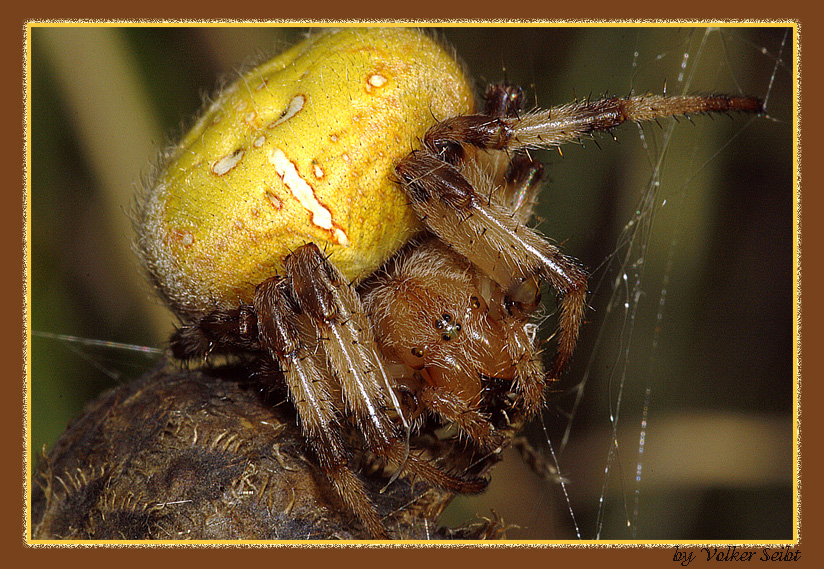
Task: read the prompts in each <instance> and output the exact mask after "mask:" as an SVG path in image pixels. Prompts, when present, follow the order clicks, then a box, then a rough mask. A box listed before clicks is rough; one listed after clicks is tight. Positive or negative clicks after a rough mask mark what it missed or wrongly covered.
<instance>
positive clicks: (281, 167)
mask: <svg viewBox="0 0 824 569" xmlns="http://www.w3.org/2000/svg"><path fill="white" fill-rule="evenodd" d="M269 162H270V163H271V164H273V165H274V166H275V170H276V171H277V173H278V176H280V177H281V178H283V183H284V184H286V187H287V188H288V189H289V191H290V192H292V195H293V196H295V198H297V200H298V201H299V202H300V205H302V206H303V207H305V208H306V209H307V210H309V212H311V214H312V223H314V224H315V225H317V226H318V227H320V228H322V229H332V214H331V212H330V211H329V210H328V209H326V208H325V207H323V205H322V204H321V203H320V202H319V201H318V200H317V198H315V192H314V191H313V190H312V186H310V185H309V184H307V183H306V180H304V179H303V178H301V176H300V173H299V172H298V170H297V168H295V164H294V163H293V162H292V161H291V160H289V158H288V157H287V156H286V154H284V152H283V150H281V149H280V148H275V149H274V150H272V151H271V152H269Z"/></svg>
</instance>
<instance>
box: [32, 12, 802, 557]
mask: <svg viewBox="0 0 824 569" xmlns="http://www.w3.org/2000/svg"><path fill="white" fill-rule="evenodd" d="M305 32H306V30H305V29H303V28H279V29H275V28H267V27H257V28H248V27H232V28H225V27H209V28H188V27H162V28H157V27H131V28H103V27H95V28H71V27H59V28H34V29H32V33H31V38H30V39H31V60H30V65H31V67H30V69H31V82H30V89H31V149H32V151H31V196H30V198H31V204H30V205H31V241H30V247H31V266H30V270H31V306H30V309H31V310H30V312H31V325H32V330H34V331H35V332H45V333H53V334H64V335H71V336H76V337H80V338H93V339H98V340H106V341H111V342H125V343H130V344H135V345H138V346H151V347H161V348H162V347H163V346H164V341H165V339H166V338H167V337H168V335H169V333H170V331H171V329H172V326H173V324H174V322H175V320H174V318H173V317H172V316H171V314H170V313H168V312H167V311H166V309H165V308H164V307H163V306H161V303H160V301H158V300H157V299H156V297H155V296H154V295H153V292H152V290H151V287H150V286H148V285H147V284H146V282H145V278H144V276H143V274H142V272H141V269H140V267H139V264H138V263H137V261H136V259H135V256H134V254H133V252H132V251H131V240H132V229H131V221H130V215H129V214H130V211H131V208H132V206H133V201H132V200H133V198H132V196H133V194H134V193H135V191H137V189H138V188H140V187H141V186H142V185H143V183H144V182H143V180H145V178H146V177H147V176H148V175H150V174H151V171H152V167H153V165H154V164H155V163H156V158H155V157H156V156H157V155H158V153H159V152H160V150H162V149H163V147H164V146H165V145H166V144H167V143H168V142H169V141H170V140H174V139H175V138H177V137H178V136H179V135H180V134H181V133H182V130H183V128H184V127H185V125H186V124H190V123H191V121H192V119H193V117H195V115H196V114H197V112H198V110H199V109H200V108H201V106H202V101H203V98H204V97H205V96H207V95H208V94H209V93H210V92H212V91H213V90H214V89H215V88H216V87H217V86H219V85H220V84H221V83H226V82H230V81H231V80H232V79H233V78H234V77H236V76H237V70H238V69H241V68H242V67H243V66H244V65H248V64H249V63H250V62H254V61H259V60H261V59H262V58H263V57H265V56H266V55H271V54H273V53H275V52H277V51H279V50H280V49H281V48H283V47H285V46H288V45H290V44H292V43H294V42H295V41H297V40H298V39H299V38H300V37H301V36H302V34H304V33H305ZM438 33H439V35H440V36H441V37H443V38H444V39H445V40H446V41H447V42H448V43H450V44H451V45H453V46H454V47H455V50H456V51H457V53H458V54H459V55H460V56H461V57H462V58H463V60H464V62H465V63H466V65H467V67H468V69H469V71H470V72H471V74H472V75H473V76H474V77H475V78H476V79H477V84H478V87H479V89H481V88H482V87H483V86H484V85H485V83H486V82H487V81H496V80H499V79H501V78H502V77H503V76H505V77H507V78H508V79H509V80H510V81H513V82H516V83H519V84H521V85H523V86H525V87H527V90H528V93H529V101H532V102H537V103H538V104H540V105H542V106H548V105H554V104H561V103H564V102H567V101H570V100H572V99H574V98H575V97H576V96H577V97H579V98H582V97H587V96H589V95H592V96H598V95H600V94H603V93H609V94H617V95H625V94H627V93H629V92H630V90H633V89H634V90H635V92H637V93H644V92H649V91H652V92H661V91H662V89H663V88H664V85H665V84H666V89H667V92H668V93H671V94H672V93H678V92H680V91H681V90H682V89H683V88H684V86H685V83H686V81H687V79H686V78H685V79H684V80H683V81H681V80H679V75H680V73H681V71H682V64H684V63H685V67H684V70H685V71H686V72H687V74H688V75H687V77H691V79H690V82H689V87H688V88H689V91H690V92H692V93H709V92H726V93H732V94H736V93H744V94H748V95H757V96H761V97H764V96H766V95H767V94H769V100H768V104H767V109H768V112H769V114H770V118H756V119H753V118H752V117H746V116H740V115H737V116H731V117H729V118H728V117H726V116H716V117H713V118H707V117H696V118H695V119H694V121H693V122H694V124H691V123H690V121H688V120H681V121H680V123H679V124H678V125H676V128H675V129H674V130H673V131H672V136H671V137H670V136H669V135H667V132H668V131H667V129H668V127H669V125H670V122H671V121H666V120H665V121H661V125H660V127H659V126H658V125H655V124H652V125H646V126H645V128H644V130H643V133H644V139H645V141H644V140H642V137H641V136H640V132H641V131H639V129H638V127H637V126H635V125H625V126H624V127H622V128H620V129H618V130H617V131H616V132H615V135H616V138H617V140H613V139H612V137H610V136H608V135H605V136H601V137H598V140H597V144H595V143H593V142H592V141H585V144H584V145H582V146H581V145H569V146H567V147H564V149H563V156H561V155H559V154H558V153H557V152H555V153H547V154H545V155H542V159H544V160H546V161H547V163H548V169H547V171H548V180H547V184H546V188H545V190H544V193H543V194H542V198H541V204H540V207H539V210H538V216H539V218H540V220H541V225H540V227H541V229H542V231H544V232H545V233H546V234H547V235H548V236H550V237H552V238H553V239H555V240H556V241H558V242H559V243H562V244H563V248H564V250H565V251H566V252H568V253H569V254H571V255H573V256H575V257H577V258H579V259H580V260H581V261H583V262H584V263H585V264H586V265H587V266H588V267H590V269H591V270H592V272H593V277H592V281H591V285H590V290H591V291H592V295H591V298H590V304H591V306H592V310H590V312H589V320H588V322H587V324H586V326H585V327H584V330H583V333H582V338H581V342H580V345H579V347H578V350H577V352H576V357H575V361H574V362H573V365H572V367H571V369H570V370H569V371H568V372H567V374H566V375H565V377H564V380H563V382H562V384H561V385H559V386H557V390H556V391H557V393H554V394H553V395H552V397H551V398H550V400H549V403H548V406H547V409H546V412H545V413H544V425H546V428H547V432H548V433H549V435H550V439H551V440H552V442H553V445H554V448H555V450H556V451H558V453H559V462H560V465H561V469H562V473H563V475H564V476H565V478H566V479H567V480H568V484H567V487H566V489H567V492H568V493H569V499H570V502H571V505H572V511H573V512H574V514H575V517H576V520H577V524H578V527H579V531H580V533H581V535H582V537H584V538H586V539H593V538H595V537H600V538H602V539H629V538H632V537H637V538H638V539H671V540H685V539H742V540H758V541H768V540H771V539H772V540H775V539H790V538H791V537H792V517H793V508H794V504H793V491H792V490H793V472H794V463H793V453H792V451H793V442H794V439H793V430H792V428H793V421H792V417H793V402H794V396H795V384H794V375H793V362H794V355H793V329H794V328H793V318H792V316H793V279H792V274H793V273H792V271H793V263H792V259H793V257H792V254H793V251H792V246H793V239H794V231H793V206H794V198H793V185H792V183H793V178H792V176H793V163H792V141H793V123H792V121H793V112H792V97H793V93H792V86H793V70H792V62H793V60H794V53H793V50H792V32H791V31H790V33H789V34H787V30H786V29H783V28H721V29H712V30H705V29H703V28H690V27H666V28H643V27H642V28H617V29H616V28H610V27H601V28H576V27H566V28H495V27H488V28H463V27H462V28H446V29H440V30H439V31H438ZM782 46H783V47H782ZM685 53H686V54H688V57H687V58H685V57H684V54H685ZM779 53H780V54H781V57H780V60H779V59H778V55H779ZM776 62H778V66H777V69H776ZM774 71H775V73H774ZM773 75H774V80H773ZM664 142H666V143H667V144H666V148H665V150H664ZM645 143H646V146H645ZM656 165H658V166H656ZM654 173H657V174H658V175H659V176H658V177H654V176H653V174H654ZM654 180H658V181H659V182H660V186H656V187H657V190H658V191H657V193H656V194H655V202H654V204H655V205H653V206H649V205H648V206H643V207H641V208H640V211H641V213H642V214H643V215H642V217H641V218H640V222H639V223H636V224H634V225H633V227H635V228H637V229H638V232H637V233H635V234H633V235H634V236H633V237H632V238H630V239H629V240H628V241H622V238H621V235H622V231H623V230H624V229H625V226H626V225H627V224H628V223H629V222H630V221H631V220H632V219H634V216H635V213H636V210H638V209H639V203H640V200H641V199H642V196H643V195H644V192H645V191H646V189H647V188H648V186H649V184H650V183H651V181H654ZM662 204H664V205H663V206H662ZM645 221H654V223H652V224H651V225H645V224H644V222H645ZM624 235H626V234H625V233H624ZM624 271H626V273H627V275H628V282H629V283H633V282H634V281H635V280H636V278H641V280H640V285H639V286H638V287H633V286H629V287H626V288H625V287H623V286H621V285H620V284H619V285H618V286H616V285H614V284H613V283H614V281H616V279H618V282H619V283H620V282H622V281H621V278H620V277H621V275H622V274H623V272H624ZM547 296H550V295H547ZM662 299H663V301H664V303H663V308H662V311H661V312H660V315H661V316H660V318H659V307H660V306H662ZM636 300H637V304H636V302H635V301H636ZM625 302H626V303H628V305H629V307H630V308H629V311H627V312H625V311H624V308H623V306H624V303H625ZM636 307H637V310H636ZM550 309H551V306H550ZM545 328H551V325H550V324H547V325H546V326H545ZM599 337H600V338H601V339H600V341H599V340H598V338H599ZM30 347H31V362H32V365H31V369H30V382H31V384H30V391H29V394H30V402H31V415H30V417H31V431H30V435H31V443H32V449H33V454H34V456H35V460H36V457H37V456H39V454H40V449H41V448H43V447H44V445H45V446H46V447H48V446H49V445H51V444H53V442H54V440H55V439H56V437H57V436H58V435H59V434H60V432H61V431H62V430H63V429H64V428H65V426H66V424H67V422H68V421H69V420H70V419H71V418H72V417H73V416H75V415H76V414H77V413H79V412H80V410H81V409H82V407H83V405H84V404H85V403H86V402H88V401H89V400H90V399H91V398H93V397H95V395H96V394H97V393H99V392H100V391H101V390H103V389H106V388H107V387H110V386H112V385H114V384H116V383H117V382H122V381H127V380H129V379H131V378H134V377H137V376H139V375H140V374H141V373H142V372H143V371H144V370H146V369H148V368H149V367H151V365H152V362H153V359H152V358H151V357H146V355H144V354H141V353H135V352H127V351H123V350H119V349H105V348H99V347H92V346H84V345H81V344H76V343H72V342H67V341H58V340H55V339H52V338H47V337H42V336H37V335H34V336H33V337H31V343H30ZM155 357H156V356H155ZM584 378H586V384H585V388H584V389H583V390H579V391H580V393H581V394H582V397H581V404H580V407H578V409H577V412H576V414H575V417H574V422H573V423H572V426H571V428H570V439H569V443H568V444H567V445H566V446H565V447H564V448H563V449H561V438H562V436H563V433H564V429H565V427H566V426H567V424H568V418H567V414H568V412H569V410H570V409H571V407H572V404H573V401H574V397H575V394H576V393H577V392H578V391H575V388H576V387H581V385H582V383H581V382H582V381H583V380H584ZM619 397H620V410H619V413H620V414H619V420H618V423H617V425H618V426H617V430H616V434H617V439H613V437H612V430H613V427H612V423H611V422H610V409H612V410H613V411H614V410H615V409H616V404H617V401H618V400H619ZM645 404H648V411H647V415H646V419H647V425H646V431H645V446H644V453H643V471H642V475H641V479H640V480H641V481H640V485H639V486H636V482H635V477H636V465H637V462H638V457H639V453H638V447H639V442H638V441H639V433H640V429H641V424H642V418H643V409H644V405H645ZM527 435H528V437H529V439H530V441H531V442H532V444H533V445H534V446H535V447H536V448H537V449H538V450H539V451H541V452H543V453H548V452H549V449H548V445H547V443H546V435H545V434H544V431H543V427H542V426H541V423H540V422H537V423H536V424H535V425H533V426H532V427H531V428H530V429H529V430H528V432H527ZM614 441H617V444H616V443H615V442H614ZM610 448H613V449H614V450H616V451H617V454H616V455H615V458H614V461H613V462H610V463H609V464H611V466H610V468H609V478H608V481H607V482H606V484H605V480H606V479H605V469H606V468H607V465H608V458H607V457H608V453H609V451H610ZM561 451H562V452H561ZM636 489H639V493H638V494H637V513H635V511H636ZM602 497H603V504H602V503H601V498H602ZM491 509H494V510H495V511H496V512H497V513H498V514H500V515H501V516H502V517H503V519H504V521H505V522H507V523H511V524H515V525H517V526H519V529H512V530H511V531H510V532H509V537H510V538H513V539H568V538H574V537H575V535H576V532H575V529H574V526H573V524H572V522H571V519H570V514H569V508H568V506H567V505H566V502H565V500H564V496H563V492H562V490H561V487H560V486H559V485H558V484H557V483H555V482H551V481H546V480H542V479H540V478H538V477H537V476H535V475H534V474H533V473H531V472H530V471H528V469H527V468H526V467H525V465H524V464H523V463H522V462H521V461H520V459H519V458H518V457H517V456H516V455H515V454H514V453H511V452H508V456H507V458H506V460H505V461H504V463H503V464H502V465H501V466H499V467H498V468H497V469H496V470H495V471H494V476H493V483H492V485H491V488H490V490H489V491H488V492H487V493H486V494H485V495H483V496H480V497H473V498H459V499H457V500H456V502H455V503H454V504H453V506H452V507H451V508H450V510H449V511H448V513H447V516H446V518H445V521H446V522H447V523H451V524H457V523H461V522H462V521H466V520H471V519H473V518H474V517H475V516H476V515H480V516H489V515H490V510H491ZM599 512H600V513H599Z"/></svg>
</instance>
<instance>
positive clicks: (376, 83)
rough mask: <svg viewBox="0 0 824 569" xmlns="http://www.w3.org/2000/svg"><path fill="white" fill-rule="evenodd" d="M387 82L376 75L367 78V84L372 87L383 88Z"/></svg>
mask: <svg viewBox="0 0 824 569" xmlns="http://www.w3.org/2000/svg"><path fill="white" fill-rule="evenodd" d="M387 81H388V79H387V78H386V77H384V76H383V75H378V74H377V73H375V74H374V75H371V76H370V77H369V84H370V85H372V86H373V87H383V86H384V85H385V84H386V82H387Z"/></svg>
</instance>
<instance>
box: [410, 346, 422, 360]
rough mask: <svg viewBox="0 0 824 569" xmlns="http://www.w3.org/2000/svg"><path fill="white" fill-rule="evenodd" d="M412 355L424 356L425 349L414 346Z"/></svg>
mask: <svg viewBox="0 0 824 569" xmlns="http://www.w3.org/2000/svg"><path fill="white" fill-rule="evenodd" d="M412 355H413V356H415V357H416V358H422V357H423V350H422V349H420V348H412Z"/></svg>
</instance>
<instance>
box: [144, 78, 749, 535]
mask: <svg viewBox="0 0 824 569" xmlns="http://www.w3.org/2000/svg"><path fill="white" fill-rule="evenodd" d="M375 77H380V80H377V79H374V78H375ZM353 80H356V79H353ZM369 81H370V84H371V85H372V86H373V87H375V88H378V87H380V86H382V85H383V84H384V82H385V81H386V77H385V76H384V75H383V74H382V75H377V74H374V75H372V76H370V79H369ZM302 96H303V97H304V98H303V99H300V100H299V105H300V106H301V107H302V106H303V105H304V103H305V101H306V98H305V96H304V95H302ZM295 100H297V99H296V98H293V99H292V101H293V102H294V101H295ZM483 101H484V105H483V108H482V110H481V111H480V112H473V113H470V114H458V115H455V116H449V117H436V118H433V119H432V120H431V121H430V126H429V127H428V128H427V129H426V130H425V132H424V134H423V136H422V138H421V139H420V142H419V145H418V146H417V147H416V148H413V149H411V150H410V151H408V153H407V154H405V155H403V156H399V157H398V158H397V159H393V160H392V164H391V167H392V170H391V172H390V174H389V175H390V177H391V183H393V184H395V185H397V187H398V188H400V190H401V191H402V192H403V194H404V195H405V197H406V200H407V202H408V207H409V208H411V209H412V210H413V211H414V213H415V216H416V217H417V219H418V220H419V221H420V223H421V226H422V228H423V230H421V231H419V232H418V233H417V234H416V235H415V236H414V238H413V239H411V240H409V241H407V242H406V243H402V244H401V245H402V246H401V247H400V248H399V250H397V251H396V252H395V253H394V254H393V255H392V256H391V257H390V258H389V259H388V260H387V261H386V262H385V263H384V264H383V265H382V267H381V268H380V269H379V270H378V271H376V272H374V273H373V274H371V275H368V276H366V277H365V278H362V279H359V282H353V280H354V279H352V278H350V277H347V276H346V275H345V274H344V273H343V272H341V270H339V269H338V267H337V266H336V263H335V260H336V255H335V253H334V252H332V253H329V252H327V250H326V249H327V247H326V244H325V243H317V242H307V243H305V244H302V245H300V246H297V247H295V248H294V249H292V250H290V251H289V252H288V254H286V255H285V257H284V258H283V260H282V266H281V267H280V270H275V271H274V274H272V275H271V276H269V277H268V278H265V279H263V280H262V281H261V282H259V283H257V284H256V286H255V288H254V293H253V294H252V295H251V297H250V298H249V299H248V300H246V299H241V300H239V301H238V302H237V303H236V304H235V305H234V306H231V307H227V306H219V307H217V308H216V309H214V310H210V311H205V310H201V311H200V312H198V311H195V310H183V311H181V312H183V314H184V319H185V323H184V325H183V326H182V327H181V328H180V330H179V331H178V332H177V333H176V334H175V335H174V336H173V337H172V340H171V348H172V353H173V355H174V356H175V357H176V358H178V359H181V360H196V359H205V358H207V357H209V356H210V355H212V354H218V353H222V354H231V355H239V354H240V355H242V354H247V355H250V356H252V359H253V361H254V364H253V365H254V369H255V373H257V374H258V376H259V377H260V378H261V379H262V380H263V381H270V382H284V383H285V385H286V388H287V390H288V394H289V398H290V400H291V402H292V403H293V405H294V406H295V408H296V410H297V415H298V418H299V421H300V424H301V427H302V430H303V433H304V434H305V437H306V440H307V443H308V444H309V445H310V446H311V448H312V449H313V451H314V453H315V455H316V456H317V459H318V463H319V465H320V467H321V468H322V470H323V471H324V472H325V473H326V475H327V476H328V478H329V480H330V481H331V483H332V485H333V486H334V488H335V489H336V490H337V492H338V493H339V494H340V496H341V497H342V499H343V500H344V502H345V503H346V504H347V505H348V507H349V508H350V509H351V510H352V511H353V512H354V513H355V514H357V516H358V517H359V518H360V520H361V521H362V522H363V523H364V525H365V526H366V528H367V529H368V531H369V532H370V533H371V534H372V535H373V536H374V537H376V538H385V537H387V534H386V531H385V529H384V527H383V524H382V522H381V520H380V518H379V516H378V515H377V513H376V511H375V509H374V507H373V506H372V504H371V502H370V499H369V497H368V495H367V493H366V491H365V489H364V485H363V482H362V480H361V479H360V478H359V476H358V475H357V474H356V473H355V472H354V471H353V469H352V468H351V467H350V457H351V449H349V448H347V446H346V444H345V442H344V440H345V437H344V433H345V432H348V430H350V424H351V425H354V427H355V429H356V430H357V432H358V433H359V436H360V439H361V441H362V444H363V445H364V447H365V448H366V449H368V450H369V451H371V452H372V453H374V455H376V456H377V457H378V458H380V459H382V460H383V461H384V462H386V463H389V464H392V465H394V466H395V467H396V468H399V469H402V470H403V471H405V472H408V473H410V474H412V475H414V476H418V477H421V478H423V479H425V480H426V481H428V482H430V483H432V484H435V485H438V486H441V487H443V488H446V489H448V490H450V491H453V492H456V493H475V492H480V491H482V490H483V489H484V488H485V486H486V480H485V479H484V478H482V477H480V476H478V475H476V474H473V473H470V472H447V471H445V470H443V469H442V468H441V467H440V466H439V465H438V464H437V463H435V462H434V461H433V460H430V459H429V458H427V456H426V454H425V453H423V452H422V451H421V450H420V449H417V448H415V445H414V444H412V445H410V442H409V441H410V434H414V433H416V432H419V431H420V430H422V429H424V428H426V427H428V426H430V427H431V425H433V424H435V425H438V424H447V423H448V424H452V425H454V426H455V427H456V428H457V430H458V432H459V433H460V435H461V436H463V437H464V438H465V439H467V441H468V444H469V445H470V446H473V447H474V448H476V449H478V450H480V451H481V452H486V453H493V452H495V451H497V450H498V449H500V448H502V447H503V446H505V445H506V444H507V443H508V442H509V440H510V439H511V436H512V434H513V432H514V431H515V430H516V429H517V427H518V426H519V425H521V424H522V423H523V422H524V421H526V420H528V419H529V418H530V417H532V416H533V415H534V414H535V413H537V412H538V411H539V410H540V408H541V406H542V405H543V403H544V393H545V391H546V388H547V386H548V385H549V384H551V383H552V382H554V381H557V380H558V378H559V377H560V376H561V374H562V372H563V371H564V369H565V367H566V366H567V364H568V362H569V360H570V358H571V357H572V354H573V351H574V348H575V344H576V341H577V338H578V334H579V329H580V327H581V324H582V322H583V320H584V317H585V310H586V294H587V272H586V270H585V269H584V268H583V266H582V265H581V264H579V263H578V262H577V261H576V260H574V259H573V258H571V257H569V256H567V255H565V254H563V253H562V252H561V250H560V249H559V248H558V247H557V246H555V245H553V244H551V243H549V242H548V241H547V240H546V239H545V238H544V237H543V236H542V235H540V234H539V233H537V232H536V231H535V230H533V229H531V228H530V227H529V226H528V225H527V223H528V222H529V220H530V218H531V216H532V208H533V204H534V203H535V202H536V200H537V193H538V192H539V190H540V186H541V178H542V172H543V166H542V164H541V163H540V162H538V161H537V160H535V159H533V158H532V156H531V155H530V154H529V150H531V149H545V148H553V147H557V146H559V145H561V144H563V143H566V142H574V141H577V140H578V139H580V138H581V137H585V136H587V135H590V134H592V133H594V132H609V131H611V130H612V129H613V128H615V127H617V126H619V125H620V124H622V123H624V122H627V121H632V122H642V121H650V120H655V119H656V118H658V117H666V116H675V115H692V114H698V113H705V112H728V111H733V110H736V111H745V112H753V113H760V112H762V107H761V103H760V102H759V101H758V100H756V99H752V98H746V97H728V96H714V95H713V96H703V97H664V96H657V95H647V96H633V97H627V98H618V97H610V98H605V99H601V100H597V101H589V100H586V101H576V102H574V103H571V104H568V105H563V106H559V107H553V108H550V109H548V110H530V111H526V110H525V109H524V108H523V101H524V96H523V91H522V90H521V89H520V88H518V87H516V86H513V85H510V84H508V83H501V84H496V85H491V86H490V87H489V88H488V89H487V91H486V93H485V95H484V97H483ZM296 108H297V104H290V106H289V107H287V108H286V109H285V110H284V113H283V114H282V115H281V117H280V118H279V119H278V120H281V119H282V118H283V117H284V116H286V117H288V116H289V114H290V113H292V114H295V113H297V112H298V111H296V110H295V109H296ZM327 110H328V112H330V113H334V112H338V109H327ZM436 119H437V120H436ZM246 152H247V151H246V150H243V151H237V150H235V151H234V152H233V153H231V154H229V156H230V157H231V161H232V164H230V165H229V166H232V167H234V164H235V162H236V161H240V160H242V159H243V156H244V155H245V153H246ZM376 152H377V150H376ZM238 156H240V158H238ZM270 156H272V154H271V153H270ZM278 156H280V155H278ZM226 164H228V162H227V163H224V162H220V165H221V167H222V166H224V165H226ZM227 167H228V166H227ZM278 173H279V174H280V173H281V171H280V170H279V171H278ZM282 178H283V179H284V181H285V180H286V178H285V176H282ZM344 190H346V188H342V189H341V191H344ZM338 230H340V229H339V228H338ZM340 231H343V230H340ZM333 235H334V233H333ZM145 251H146V248H145V247H144V256H147V257H148V256H150V255H149V254H147V253H146V252H145ZM147 264H149V266H150V269H153V272H154V277H155V280H156V281H158V282H159V283H160V284H161V287H163V286H164V278H163V275H158V274H157V268H156V265H157V264H156V263H153V262H152V261H151V259H149V261H148V262H147ZM542 283H546V284H548V285H549V288H550V289H551V290H553V291H554V292H555V293H556V295H557V297H558V309H557V321H558V330H557V333H556V335H555V342H556V345H557V349H556V351H555V353H554V355H553V357H552V359H551V364H550V367H549V368H548V371H546V370H545V369H544V366H543V359H544V358H543V355H542V353H541V349H540V347H539V346H538V345H537V343H536V341H535V334H534V333H535V327H536V325H535V324H534V323H533V319H534V316H535V314H536V311H538V310H539V307H540V297H541V288H542ZM164 293H165V294H166V296H167V297H174V295H175V294H179V293H176V292H175V291H172V292H169V290H168V285H166V289H164ZM173 304H174V302H173Z"/></svg>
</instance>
